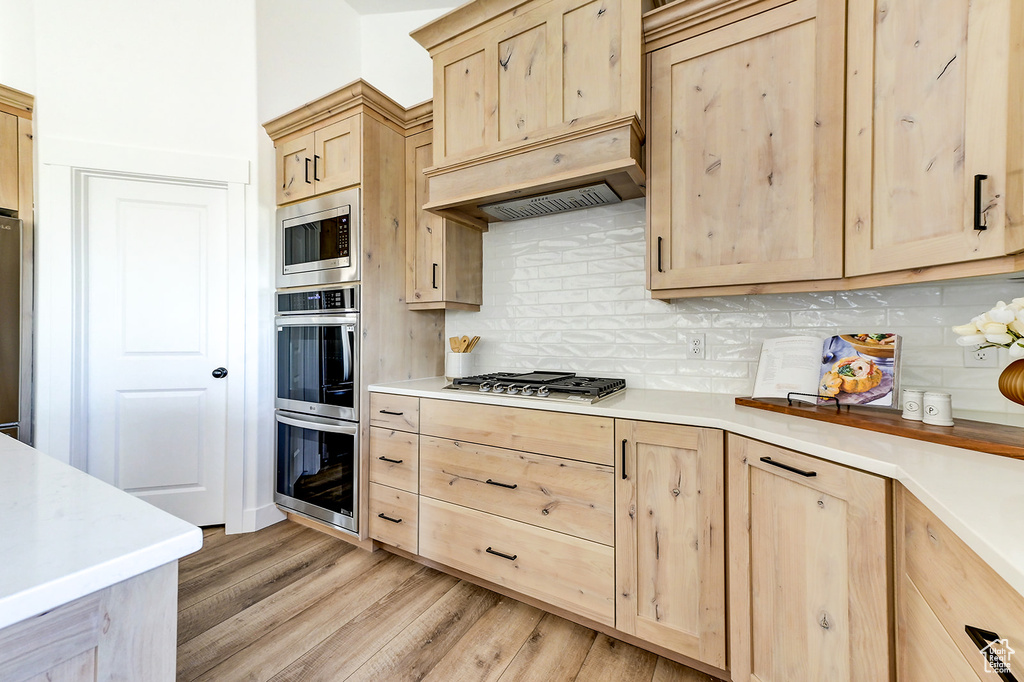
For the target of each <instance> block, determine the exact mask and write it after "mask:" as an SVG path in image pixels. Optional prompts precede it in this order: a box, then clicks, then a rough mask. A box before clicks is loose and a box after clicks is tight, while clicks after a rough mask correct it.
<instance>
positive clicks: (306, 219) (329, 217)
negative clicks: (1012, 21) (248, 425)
mask: <svg viewBox="0 0 1024 682" xmlns="http://www.w3.org/2000/svg"><path fill="white" fill-rule="evenodd" d="M358 205H359V194H358V190H351V191H347V192H339V193H336V194H332V195H327V196H325V197H318V198H316V199H314V200H312V201H309V202H304V203H301V204H295V205H292V206H286V207H284V208H282V209H280V210H279V211H278V231H279V237H280V239H279V242H278V247H279V250H278V271H277V283H278V287H279V290H278V292H277V317H276V318H275V324H276V329H277V398H276V401H275V406H276V407H277V411H276V417H277V447H276V452H277V485H276V491H275V494H274V500H275V502H277V503H278V504H279V505H280V506H282V507H284V508H286V509H289V510H291V511H294V512H297V513H299V514H302V515H304V516H308V517H311V518H314V519H316V520H319V521H323V522H325V523H328V524H331V525H333V526H335V527H337V528H341V529H344V530H348V531H351V532H353V533H357V532H358V530H359V519H358V508H359V504H358V500H359V490H358V486H359V407H360V406H359V389H360V384H359V304H360V296H359V292H360V288H359V285H358V284H355V283H354V282H356V281H358V279H359V251H358V244H359V226H358V215H359V211H358ZM309 285H313V286H309ZM280 287H288V288H280Z"/></svg>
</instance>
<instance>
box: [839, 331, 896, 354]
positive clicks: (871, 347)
mask: <svg viewBox="0 0 1024 682" xmlns="http://www.w3.org/2000/svg"><path fill="white" fill-rule="evenodd" d="M839 338H841V339H842V340H843V341H845V342H846V343H848V344H850V345H851V346H853V349H854V350H855V351H857V352H858V353H860V354H861V355H869V356H871V357H873V358H891V357H892V356H893V355H895V353H896V346H895V345H893V344H881V343H875V342H873V341H860V340H858V339H856V338H854V336H853V334H840V335H839Z"/></svg>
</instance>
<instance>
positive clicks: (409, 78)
mask: <svg viewBox="0 0 1024 682" xmlns="http://www.w3.org/2000/svg"><path fill="white" fill-rule="evenodd" d="M449 9H451V8H450V7H449V8H443V9H433V10H422V11H419V12H401V13H392V14H367V15H365V16H363V17H362V20H361V24H362V31H361V33H362V52H361V60H362V74H363V78H364V79H365V80H366V81H367V82H369V83H371V84H372V85H373V86H374V87H376V88H378V89H379V90H381V91H382V92H384V93H385V94H387V95H389V96H390V97H391V98H392V99H394V100H395V101H396V102H398V103H399V104H401V105H402V106H405V107H410V106H412V105H413V104H419V103H420V102H423V101H425V100H428V99H431V98H432V97H433V96H434V95H433V75H432V74H433V70H432V64H431V61H430V54H428V53H427V51H426V49H424V48H423V47H422V46H421V45H420V44H419V43H417V42H416V41H415V40H413V39H412V38H410V37H409V32H410V31H412V30H414V29H417V28H419V27H420V26H423V25H424V24H426V23H429V22H430V21H433V20H434V19H436V18H437V17H439V16H441V15H442V14H444V13H445V12H447V11H448V10H449Z"/></svg>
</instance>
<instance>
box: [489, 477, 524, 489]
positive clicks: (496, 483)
mask: <svg viewBox="0 0 1024 682" xmlns="http://www.w3.org/2000/svg"><path fill="white" fill-rule="evenodd" d="M485 483H487V484H488V485H496V486H498V487H500V488H508V489H509V490H515V489H516V488H518V487H519V484H518V483H513V484H512V485H509V484H508V483H498V482H497V481H492V480H491V479H489V478H488V479H487V480H486V481H485Z"/></svg>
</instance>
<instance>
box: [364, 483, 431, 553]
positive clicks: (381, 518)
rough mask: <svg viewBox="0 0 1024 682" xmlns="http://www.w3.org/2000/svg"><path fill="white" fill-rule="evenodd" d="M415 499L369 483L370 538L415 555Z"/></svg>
mask: <svg viewBox="0 0 1024 682" xmlns="http://www.w3.org/2000/svg"><path fill="white" fill-rule="evenodd" d="M417 501H418V499H417V496H416V495H414V494H412V493H407V492H405V491H404V490H396V489H395V488H389V487H388V486H386V485H380V484H379V483H371V484H370V537H371V538H373V539H374V540H380V541H381V542H383V543H385V544H388V545H392V546H393V547H398V548H399V549H404V550H405V551H407V552H412V553H413V554H416V553H417V550H418V547H417V543H416V536H417V525H418V523H417V517H418V516H419V515H418V513H417V512H418V511H419V510H418V509H417V506H418V505H417Z"/></svg>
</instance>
